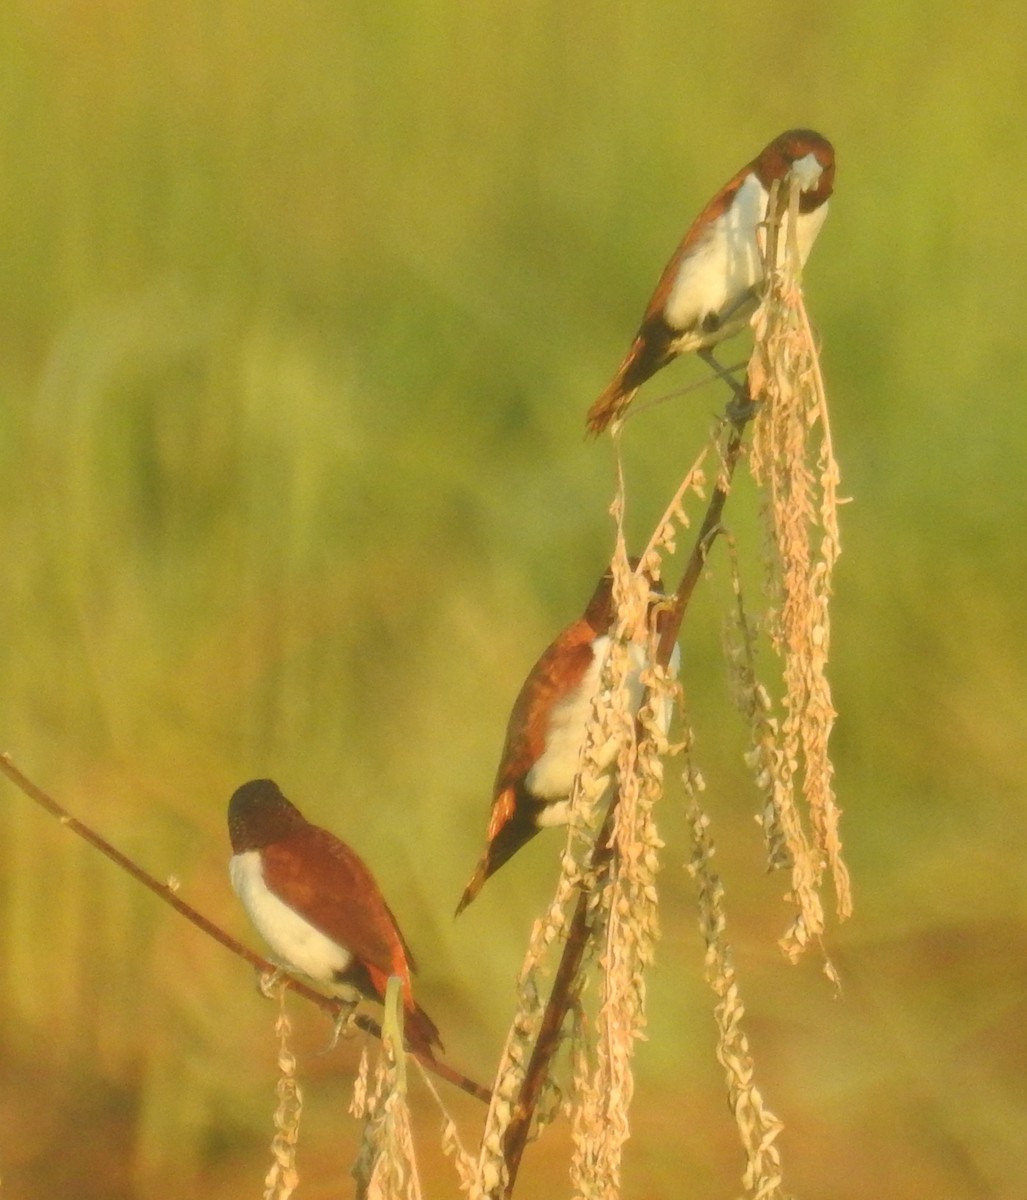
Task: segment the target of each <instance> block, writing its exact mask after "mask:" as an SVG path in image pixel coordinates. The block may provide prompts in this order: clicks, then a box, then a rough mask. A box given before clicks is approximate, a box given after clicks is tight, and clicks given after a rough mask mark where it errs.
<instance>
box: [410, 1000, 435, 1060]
mask: <svg viewBox="0 0 1027 1200" xmlns="http://www.w3.org/2000/svg"><path fill="white" fill-rule="evenodd" d="M403 1020H404V1025H403V1032H404V1033H405V1035H406V1041H407V1048H408V1049H410V1050H412V1051H413V1052H414V1053H415V1054H421V1055H423V1056H424V1057H425V1058H434V1057H435V1051H436V1050H442V1049H443V1048H444V1047H443V1045H442V1037H441V1035H440V1033H439V1029H438V1026H437V1025H436V1024H435V1022H434V1021H433V1020H432V1019H431V1017H429V1016H428V1014H427V1013H426V1012H425V1011H424V1009H423V1008H422V1007H421V1006H420V1005H419V1004H415V1005H414V1007H413V1008H406V1009H404V1013H403Z"/></svg>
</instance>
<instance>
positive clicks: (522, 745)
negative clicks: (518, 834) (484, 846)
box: [490, 621, 596, 832]
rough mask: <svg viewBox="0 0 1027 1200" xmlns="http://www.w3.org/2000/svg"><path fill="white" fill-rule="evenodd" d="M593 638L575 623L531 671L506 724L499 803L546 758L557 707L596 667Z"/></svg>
mask: <svg viewBox="0 0 1027 1200" xmlns="http://www.w3.org/2000/svg"><path fill="white" fill-rule="evenodd" d="M595 636H596V632H595V630H594V629H593V628H592V627H591V626H590V625H589V624H588V623H587V622H585V621H575V622H574V624H573V625H570V626H568V628H567V629H565V630H564V631H563V633H561V634H560V636H559V637H558V638H557V639H556V641H555V642H553V643H552V645H551V646H550V647H549V648H548V649H547V650H546V652H545V653H544V654H543V655H542V657H541V658H540V659H539V660H538V662H537V663H536V664H535V665H534V667H532V669H531V672H530V674H529V675H528V678H527V679H526V680H525V681H524V686H523V687H522V688H521V690H520V692H519V694H518V696H517V699H516V700H515V701H514V706H513V710H512V712H511V713H510V720H509V722H508V723H507V727H506V741H505V743H504V745H503V753H502V756H501V758H500V760H499V769H498V771H497V772H496V782H495V785H494V787H493V789H492V791H493V796H494V797H496V798H497V799H500V798H501V797H502V793H503V792H504V791H505V790H506V789H507V788H510V787H516V786H517V785H518V784H519V783H520V782H521V781H522V780H523V779H524V776H525V775H526V774H527V773H528V771H530V770H531V767H532V765H533V764H534V762H535V761H536V759H538V758H539V756H540V755H541V754H542V751H543V750H544V749H545V746H546V736H547V734H548V731H549V717H550V713H551V712H552V710H553V706H554V704H556V703H557V702H558V701H559V700H560V699H561V698H562V697H564V696H566V695H567V694H568V693H569V692H571V691H573V690H574V689H575V688H576V687H578V685H579V684H580V683H581V681H582V679H583V678H584V677H585V673H586V672H587V671H588V669H589V667H590V666H591V665H592V653H593V652H592V641H593V639H594V638H595ZM490 832H491V831H490Z"/></svg>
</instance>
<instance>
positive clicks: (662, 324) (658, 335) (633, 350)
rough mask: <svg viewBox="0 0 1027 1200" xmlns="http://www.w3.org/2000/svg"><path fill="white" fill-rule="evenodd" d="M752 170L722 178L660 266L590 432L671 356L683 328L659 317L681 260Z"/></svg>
mask: <svg viewBox="0 0 1027 1200" xmlns="http://www.w3.org/2000/svg"><path fill="white" fill-rule="evenodd" d="M752 169H753V163H746V165H745V166H744V167H742V169H741V170H740V171H739V172H738V173H737V174H736V175H734V176H732V177H731V179H729V180H728V181H727V183H726V184H725V185H724V186H723V188H721V190H720V191H719V192H718V193H717V194H716V195H715V196H714V197H713V199H712V200H711V201H710V202H709V204H707V205H706V207H705V208H704V209H703V210H702V212H701V213H700V214H699V215H698V216H697V217H696V218H695V220H694V221H693V222H692V224H691V225H690V226H689V228H688V232H687V233H686V234H685V236H684V238H683V239H682V241H681V244H680V245H679V246H678V248H677V250H675V251H674V254H673V256H672V257H671V260H670V262H668V263H667V265H666V266H665V267H664V268H663V274H662V275H661V276H660V278H659V281H658V282H657V284H656V288H655V290H654V291H653V294H652V295H651V296H650V297H649V303H648V304H647V305H646V308H645V312H644V313H643V315H642V323H641V325H640V326H639V328H638V332H637V333H636V334H635V338H634V341H633V342H632V343H631V347H630V348H629V350H628V352H627V354H626V355H625V356H624V358H623V359H622V360H621V364H620V366H619V367H618V368H617V371H616V374H615V375H614V377H613V379H612V380H611V381H610V383H609V384H608V385H607V386H606V388H605V389H604V391H603V392H602V394H601V395H600V396H599V398H598V400H596V402H595V403H594V404H593V405H592V407H591V408H590V409H589V410H588V416H587V418H586V422H587V425H588V432H589V433H590V434H591V435H593V436H595V435H598V434H600V433H602V431H603V430H604V429H605V428H606V427H607V425H609V423H610V422H611V421H612V420H614V418H616V417H619V416H620V414H621V413H622V412H623V411H624V410H625V409H626V408H627V407H628V405H629V404H630V403H631V401H632V400H633V399H634V398H635V393H636V392H637V391H638V389H639V388H640V387H641V386H642V384H643V383H645V381H646V380H647V379H649V378H650V377H651V376H653V375H655V374H656V372H657V371H659V370H660V368H661V367H665V366H666V365H667V363H669V362H670V361H671V359H673V358H674V357H675V351H674V349H673V344H674V342H675V340H676V339H677V338H679V337H680V336H681V334H682V333H685V332H687V331H686V330H683V329H672V328H671V326H670V325H668V324H667V321H666V318H665V317H664V310H665V309H666V307H667V300H668V299H669V297H670V293H671V291H672V290H673V288H674V284H675V282H676V281H677V277H678V272H679V271H680V269H681V263H682V262H683V260H684V259H685V258H687V257H688V255H689V254H691V253H692V251H693V250H694V249H695V247H696V246H697V245H698V243H699V242H701V241H702V239H703V238H704V237H706V236H707V234H708V232H709V228H710V223H711V222H712V221H715V220H716V219H717V217H719V216H720V215H721V214H722V213H723V212H724V210H725V209H726V208H727V207H728V205H729V204H730V203H731V201H732V200H733V199H734V197H735V193H736V192H737V191H738V189H739V188H740V187H741V186H742V182H743V180H744V179H745V177H746V175H748V174H749V172H750V171H751V170H752Z"/></svg>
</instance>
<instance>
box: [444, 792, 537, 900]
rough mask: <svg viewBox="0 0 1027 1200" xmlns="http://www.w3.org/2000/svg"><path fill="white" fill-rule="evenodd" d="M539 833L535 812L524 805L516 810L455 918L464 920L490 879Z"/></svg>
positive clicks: (465, 893)
mask: <svg viewBox="0 0 1027 1200" xmlns="http://www.w3.org/2000/svg"><path fill="white" fill-rule="evenodd" d="M536 808H541V805H536ZM537 832H539V826H537V824H536V823H535V814H534V811H531V812H529V811H528V809H527V804H524V803H523V802H522V805H521V808H519V809H517V810H515V815H514V816H512V817H511V818H510V820H509V821H508V822H506V823H505V824H504V826H502V827H500V829H499V832H498V833H497V834H496V836H494V838H493V839H492V841H490V844H488V845H487V846H486V848H485V853H484V854H482V856H481V862H479V864H478V866H476V868H475V869H474V875H472V877H470V882H469V883H468V884H467V887H466V888H464V889H463V895H462V896H461V898H460V904H458V905H457V906H456V912H455V913H454V916H455V917H458V916H460V914H461V913H462V912H463V910H464V908H466V907H467V906H468V905H469V904H470V901H472V900H473V899H474V898H475V896H476V895H478V893H479V892H480V890H481V889H482V887H484V884H485V881H486V880H487V878H488V877H490V876H491V875H494V874H496V872H497V871H498V870H499V868H500V866H502V865H503V864H504V863H505V862H506V860H508V859H510V858H512V857H514V854H516V853H517V851H518V850H519V848H521V847H522V846H523V845H524V844H525V842H529V841H530V840H531V839H533V838H534V836H535V834H536V833H537Z"/></svg>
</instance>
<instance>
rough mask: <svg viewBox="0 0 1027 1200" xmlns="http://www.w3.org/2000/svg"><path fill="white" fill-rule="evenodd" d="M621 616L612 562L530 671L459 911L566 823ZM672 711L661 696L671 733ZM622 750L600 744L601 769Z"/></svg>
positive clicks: (639, 660) (661, 713)
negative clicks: (542, 836)
mask: <svg viewBox="0 0 1027 1200" xmlns="http://www.w3.org/2000/svg"><path fill="white" fill-rule="evenodd" d="M638 563H639V560H638V559H637V558H632V559H631V560H630V565H631V567H632V568H633V569H634V568H637V566H638ZM647 579H648V581H649V584H650V593H651V601H650V603H651V604H654V603H656V602H658V601H659V600H660V599H662V598H663V593H662V591H661V585H660V581H659V578H658V577H656V576H655V575H653V574H649V575H647ZM616 616H617V608H616V605H615V603H614V597H613V570H612V568H611V569H609V570H607V571H606V572H605V573H604V574H603V575H602V576H601V578H600V579H599V582H598V583H597V584H596V587H595V591H594V592H593V593H592V598H591V599H590V600H589V602H588V604H587V605H586V607H585V611H584V613H583V614H582V615H581V616H580V617H579V618H578V619H577V620H576V621H573V622H572V623H571V624H570V625H568V626H567V628H566V629H564V630H563V631H562V632H561V633H560V634H558V635H557V637H556V639H555V640H554V641H553V642H552V643H551V644H550V646H549V647H548V648H547V649H546V650H545V651H544V652H543V653H542V656H541V657H540V658H539V660H538V661H537V662H536V663H535V665H534V666H533V667H532V668H531V671H530V672H529V673H528V677H527V678H526V679H525V681H524V684H523V685H522V687H521V690H520V692H519V693H518V696H517V699H516V700H515V701H514V706H513V710H512V711H511V713H510V719H509V721H508V723H507V728H506V739H505V742H504V744H503V752H502V755H501V757H500V762H499V768H498V770H497V771H496V780H495V784H494V785H493V789H492V807H491V810H490V813H489V822H488V830H487V833H486V845H485V850H484V853H483V854H482V856H481V859H480V860H479V862H478V865H477V867H476V868H475V870H474V874H473V875H472V876H471V879H470V882H469V883H468V884H467V887H466V888H465V889H464V892H463V895H462V896H461V897H460V902H459V904H458V905H457V909H456V915H457V916H459V915H460V913H461V912H463V910H464V909H465V908H466V907H467V905H468V904H470V903H471V901H472V900H473V899H474V898H475V896H477V894H478V893H479V892H480V891H481V889H482V886H483V885H484V883H485V881H486V880H487V879H488V878H489V877H490V876H491V875H493V874H494V873H495V872H496V871H497V870H499V868H500V867H501V866H502V865H503V864H504V863H505V862H507V861H508V860H509V859H510V858H511V857H512V856H513V855H514V854H515V853H516V852H517V851H518V850H520V848H521V847H522V846H524V845H525V844H526V843H527V842H529V841H530V840H531V839H532V838H533V837H534V836H535V834H537V833H538V832H539V830H540V829H545V828H548V827H550V826H555V825H566V824H567V822H568V820H569V818H570V803H571V794H572V792H573V790H574V781H575V778H576V777H577V774H578V769H579V760H580V758H581V751H582V747H583V745H584V742H585V730H586V726H587V724H588V720H589V717H590V715H591V712H592V701H593V698H594V697H595V694H596V691H597V689H598V687H599V684H600V679H601V676H602V670H603V663H604V661H605V659H606V654H607V650H608V649H609V646H610V642H611V638H610V629H611V626H612V625H613V623H614V621H615V619H616ZM628 649H629V654H630V656H631V669H630V673H629V676H628V679H627V687H628V692H629V704H630V708H631V711H632V712H637V711H638V708H639V706H640V705H641V703H642V695H643V692H644V688H643V685H642V682H641V679H640V675H641V672H642V671H643V669H644V668H645V666H646V665H647V659H646V653H645V649H644V648H643V647H642V646H639V645H636V644H635V643H634V642H632V643H630V644H629V648H628ZM679 658H680V651H679V649H678V647H677V646H675V647H674V652H673V655H672V660H671V661H672V663H673V666H674V668H675V669H676V668H677V664H678V660H679ZM670 716H671V712H670V704H669V702H662V701H661V702H659V707H658V710H657V721H658V722H659V724H660V726H661V728H662V729H663V730H664V732H666V730H667V728H668V727H669V725H670ZM617 749H618V747H617V744H616V741H615V740H614V741H613V742H612V744H610V745H607V746H605V747H603V748H602V749H601V751H600V754H599V768H600V771H603V770H606V769H607V768H609V767H610V765H611V764H612V763H613V761H614V759H615V758H616V755H617Z"/></svg>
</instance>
